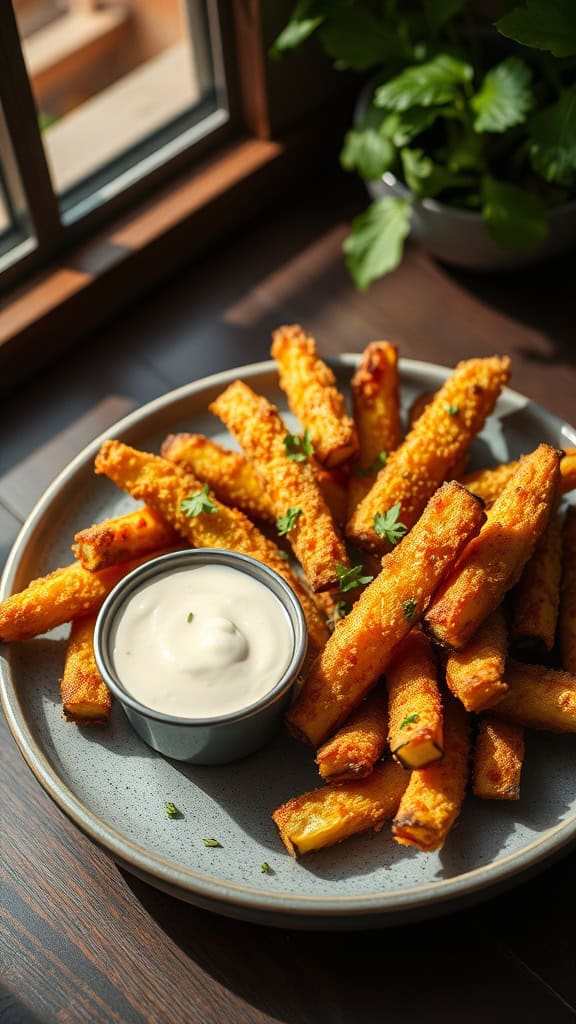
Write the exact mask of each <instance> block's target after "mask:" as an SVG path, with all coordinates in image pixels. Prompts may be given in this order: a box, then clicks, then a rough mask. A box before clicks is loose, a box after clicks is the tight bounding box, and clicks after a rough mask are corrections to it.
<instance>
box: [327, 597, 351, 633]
mask: <svg viewBox="0 0 576 1024" xmlns="http://www.w3.org/2000/svg"><path fill="white" fill-rule="evenodd" d="M349 611H350V605H349V604H348V601H338V602H337V604H336V605H335V606H334V611H333V612H332V614H331V615H330V616H329V618H328V620H327V623H328V627H329V629H332V630H333V629H334V627H335V625H336V623H337V622H340V619H344V618H346V616H347V615H348V612H349Z"/></svg>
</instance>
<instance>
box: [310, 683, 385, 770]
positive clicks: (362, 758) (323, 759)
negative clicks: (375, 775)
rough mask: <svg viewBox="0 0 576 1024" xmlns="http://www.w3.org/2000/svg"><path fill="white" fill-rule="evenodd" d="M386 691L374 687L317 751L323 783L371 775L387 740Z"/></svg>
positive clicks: (382, 688) (317, 760)
mask: <svg viewBox="0 0 576 1024" xmlns="http://www.w3.org/2000/svg"><path fill="white" fill-rule="evenodd" d="M386 707H387V699H386V689H385V688H384V687H381V686H377V687H376V689H374V690H372V693H369V694H368V696H367V697H366V700H364V701H362V703H361V704H360V705H359V706H358V707H357V708H356V710H355V711H353V712H352V714H351V715H350V718H349V719H348V721H347V722H345V723H344V725H343V726H342V728H341V729H339V730H338V732H337V733H336V734H335V735H334V736H332V738H331V739H329V740H327V742H326V743H324V744H323V745H322V746H321V747H320V748H319V750H318V751H317V752H316V764H317V765H318V770H319V772H320V775H321V776H322V778H323V779H325V781H326V782H336V783H341V782H348V781H349V780H351V779H362V778H364V777H365V776H366V775H370V772H371V771H372V770H373V768H374V765H375V764H376V762H377V761H379V760H380V758H381V757H382V754H383V753H384V750H385V748H386V742H387V739H388V717H387V714H386Z"/></svg>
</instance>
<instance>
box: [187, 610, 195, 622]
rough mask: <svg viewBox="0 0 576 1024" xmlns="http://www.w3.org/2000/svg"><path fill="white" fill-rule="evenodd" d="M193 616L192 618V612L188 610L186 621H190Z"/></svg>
mask: <svg viewBox="0 0 576 1024" xmlns="http://www.w3.org/2000/svg"><path fill="white" fill-rule="evenodd" d="M193 618H194V612H188V618H187V619H186V622H192V619H193Z"/></svg>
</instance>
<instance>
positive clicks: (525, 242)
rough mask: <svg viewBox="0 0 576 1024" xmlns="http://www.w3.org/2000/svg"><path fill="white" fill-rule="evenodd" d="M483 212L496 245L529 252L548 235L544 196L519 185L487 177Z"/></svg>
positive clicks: (483, 195) (483, 194) (484, 186)
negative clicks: (542, 197)
mask: <svg viewBox="0 0 576 1024" xmlns="http://www.w3.org/2000/svg"><path fill="white" fill-rule="evenodd" d="M482 216H483V218H484V223H485V224H486V227H487V228H488V231H489V232H490V234H491V236H492V238H493V239H494V241H495V242H496V245H500V246H501V247H502V248H503V249H512V250H514V251H517V252H526V251H529V250H530V249H533V248H534V247H535V246H537V245H540V244H541V243H542V242H544V241H545V240H546V239H547V237H548V221H547V218H546V208H545V206H544V204H543V202H542V200H541V199H539V198H538V196H536V195H534V194H533V193H531V192H527V191H526V189H523V188H518V186H517V185H509V184H508V183H507V182H504V181H496V180H495V179H494V178H490V177H486V178H485V179H484V182H483V184H482Z"/></svg>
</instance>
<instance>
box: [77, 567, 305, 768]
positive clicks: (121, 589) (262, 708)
mask: <svg viewBox="0 0 576 1024" xmlns="http://www.w3.org/2000/svg"><path fill="white" fill-rule="evenodd" d="M204 565H224V566H228V567H230V568H232V569H237V570H239V571H240V572H243V573H246V574H247V575H248V576H251V577H252V578H253V579H255V580H257V581H258V582H260V583H262V584H263V585H264V586H265V587H266V588H267V589H268V590H269V591H271V592H272V593H273V594H274V595H275V597H276V598H277V599H278V601H279V602H280V603H281V604H282V606H283V608H284V610H285V611H286V613H287V615H288V619H289V622H290V625H291V627H292V633H293V640H294V644H293V650H292V656H291V659H290V662H289V664H288V667H287V668H286V670H285V671H284V673H283V674H282V676H281V678H280V679H279V680H278V682H277V683H276V685H275V686H274V687H273V689H272V690H270V691H269V693H267V694H265V695H264V696H263V697H261V698H260V699H259V700H258V701H256V703H254V704H251V705H250V706H249V707H246V708H243V709H241V710H240V711H234V712H231V713H230V714H227V715H222V716H218V717H214V718H197V719H195V718H180V717H177V716H175V715H168V714H164V713H163V712H161V711H156V710H154V709H152V708H149V707H147V706H146V705H145V704H142V703H140V701H139V700H137V699H136V698H135V697H133V696H132V695H131V694H129V693H127V692H126V690H125V689H124V687H123V685H122V680H121V679H120V678H119V677H118V674H117V672H116V669H115V666H114V660H113V650H112V637H113V627H114V622H115V619H116V616H117V614H118V612H119V610H120V609H121V607H122V605H123V604H124V602H125V601H126V600H127V598H128V597H130V596H131V595H132V594H133V593H134V591H135V590H137V589H138V588H139V587H140V586H142V584H144V583H145V582H148V581H149V580H151V579H153V578H159V577H161V576H165V575H167V574H170V573H172V572H175V571H178V570H181V569H186V568H197V567H200V566H204ZM307 646H308V633H307V627H306V620H305V618H304V613H303V611H302V607H301V605H300V602H299V600H298V598H297V597H296V595H295V594H294V591H293V590H292V589H291V587H290V586H289V585H288V584H287V583H286V581H285V580H283V579H282V577H281V576H279V575H278V573H276V572H274V570H273V569H270V568H268V566H267V565H263V564H262V562H257V561H256V560H255V559H253V558H249V557H248V556H247V555H240V554H237V553H236V552H233V551H222V550H220V549H217V548H194V549H187V550H185V551H175V552H171V553H170V554H167V555H161V556H160V557H159V558H154V559H152V561H150V562H146V563H145V564H144V565H141V566H139V567H138V568H137V569H134V571H133V572H131V573H130V574H129V575H128V576H125V577H124V579H122V580H120V582H119V583H118V584H117V585H116V586H115V587H114V590H112V592H111V593H110V594H109V595H108V597H107V598H106V600H105V602H104V604H103V605H102V608H101V609H100V613H99V615H98V619H97V621H96V628H95V631H94V654H95V657H96V662H97V665H98V668H99V671H100V673H101V675H102V677H103V679H104V680H105V682H106V683H107V685H108V686H109V688H110V690H111V692H112V693H113V695H114V696H115V697H116V698H117V700H118V701H119V702H120V704H121V705H122V707H123V709H124V711H125V713H126V716H127V718H128V720H129V722H130V724H131V725H132V726H133V728H134V729H135V730H136V732H137V733H138V735H139V736H140V737H141V738H142V739H143V740H144V742H145V743H147V744H148V745H149V746H150V747H152V748H153V749H154V750H157V751H159V753H161V754H164V755H165V756H166V757H171V758H174V759H176V760H178V761H188V762H191V763H193V764H204V765H207V764H226V763H227V762H229V761H235V760H237V759H238V758H240V757H245V756H246V755H247V754H251V753H253V752H254V751H255V750H257V749H258V748H259V747H261V746H263V745H264V744H265V743H267V742H268V740H270V739H271V738H272V736H273V735H274V734H275V733H276V732H277V731H278V729H279V727H280V724H281V721H282V717H283V714H284V712H285V711H286V710H287V708H288V706H289V704H290V702H291V698H292V690H293V687H294V685H295V683H296V682H297V681H298V679H299V673H300V671H301V669H302V665H303V663H304V659H305V657H306V650H307Z"/></svg>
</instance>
